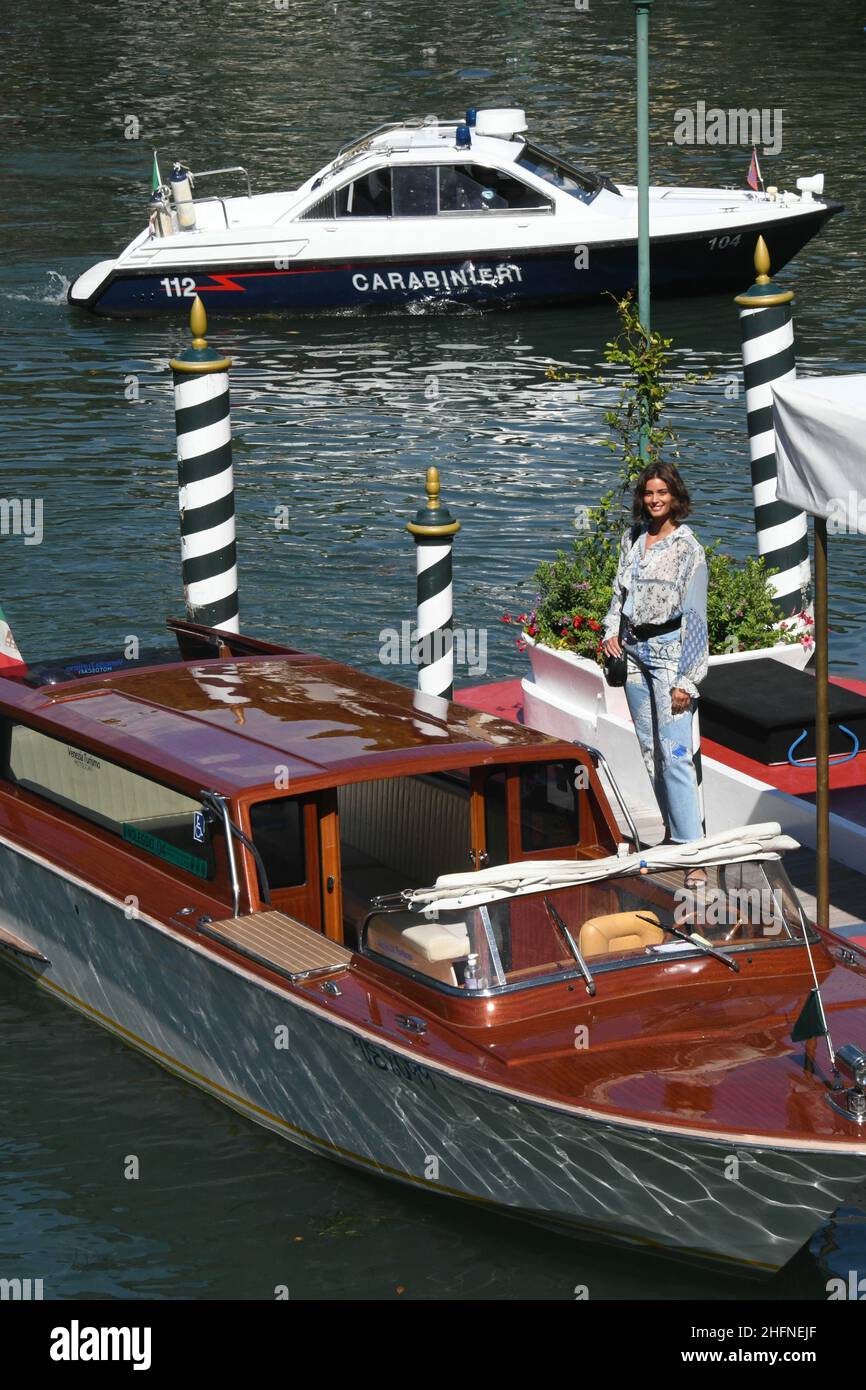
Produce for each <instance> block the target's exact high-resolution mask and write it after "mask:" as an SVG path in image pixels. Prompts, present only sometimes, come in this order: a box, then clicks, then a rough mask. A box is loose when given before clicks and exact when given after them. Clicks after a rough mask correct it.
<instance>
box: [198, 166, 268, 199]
mask: <svg viewBox="0 0 866 1390" xmlns="http://www.w3.org/2000/svg"><path fill="white" fill-rule="evenodd" d="M189 172H190V174H191V176H192V181H193V183H195V181H196V179H206V178H209V177H210V176H211V174H243V176H244V178H245V179H246V181H247V197H248V198H251V197H252V196H253V190H252V187H251V185H250V176H249V174H248V173H247V171H246V169H245V168H244V166H243V165H242V164H229V165H227V166H226V168H225V169H199V170H198V171H195V170H193V169H190V171H189Z"/></svg>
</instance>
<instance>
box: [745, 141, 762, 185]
mask: <svg viewBox="0 0 866 1390" xmlns="http://www.w3.org/2000/svg"><path fill="white" fill-rule="evenodd" d="M763 182H764V180H763V179H762V178H761V166H760V164H759V163H758V151H757V150H756V149H755V147H754V145H753V146H752V162H751V164H750V165H749V178H748V184H749V187H750V188H754V190H755V192H756V193H757V191H758V188H759V187H760V186H761V185H762V184H763Z"/></svg>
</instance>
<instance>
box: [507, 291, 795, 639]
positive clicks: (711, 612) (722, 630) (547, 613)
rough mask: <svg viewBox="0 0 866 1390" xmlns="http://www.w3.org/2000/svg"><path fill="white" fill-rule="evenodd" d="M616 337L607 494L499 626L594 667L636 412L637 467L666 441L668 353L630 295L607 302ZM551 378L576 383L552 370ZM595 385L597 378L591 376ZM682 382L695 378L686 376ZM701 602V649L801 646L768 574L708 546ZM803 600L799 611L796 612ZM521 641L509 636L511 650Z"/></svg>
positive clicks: (632, 465) (623, 516)
mask: <svg viewBox="0 0 866 1390" xmlns="http://www.w3.org/2000/svg"><path fill="white" fill-rule="evenodd" d="M616 304H617V312H618V315H619V321H620V331H619V333H618V334H617V336H616V337H615V338H614V339H612V341H611V342H609V343H607V345H606V347H605V353H604V359H605V362H606V363H607V364H608V365H609V366H610V367H613V368H618V369H622V368H624V369H625V380H624V382H623V385H622V388H621V390H620V396H619V400H618V401H617V403H616V405H614V406H612V407H611V408H610V409H608V410H606V411H605V412H604V421H605V424H606V425H607V427H608V430H609V431H610V438H609V439H606V440H605V441H604V442H605V447H606V448H608V449H609V450H610V451H611V452H612V453H614V454H616V455H618V457H619V463H620V467H619V473H618V476H617V478H616V480H615V482H614V484H613V486H612V487H610V488H609V489H608V491H607V492H605V493H604V494H603V496H602V497H601V498H600V499H599V501H598V503H597V504H596V505H595V506H594V507H589V508H587V509H586V511H585V513H584V516H583V522H584V523H585V524H584V525H583V526H582V528H581V531H580V533H579V534H578V535H577V536H576V537H575V539H574V540H573V541H572V543H571V549H570V552H569V551H565V550H559V551H557V554H556V558H555V559H554V560H552V561H547V560H544V561H542V562H541V564H540V565H539V566H538V569H537V570H536V572H535V575H534V583H535V587H536V589H537V590H538V592H537V594H536V596H535V605H534V607H533V608H532V610H531V611H530V612H528V613H522V614H519V615H517V616H512V615H511V614H505V615H503V622H506V623H515V624H518V625H519V626H520V627H521V629H522V631H523V634H524V635H525V636H526V637H530V638H532V640H533V641H535V642H543V643H544V644H545V645H546V646H549V647H554V648H557V649H558V650H561V651H572V652H575V653H576V654H577V655H579V656H586V657H589V658H590V659H593V658H594V659H595V660H597V661H598V662H599V664H601V663H602V662H603V655H602V651H601V637H602V631H601V627H602V623H603V619H604V616H605V614H606V613H607V610H608V608H609V606H610V599H611V593H612V590H613V583H614V579H615V577H616V568H617V560H618V557H619V545H620V540H621V538H622V535H623V532H624V531H625V530H626V528H627V527H628V526H629V525H631V523H632V519H633V518H632V506H631V502H632V495H633V492H634V485H635V483H636V481H637V478H638V476H639V474H640V472H641V470H642V468H643V466H644V461H643V459H642V458H641V455H640V452H639V447H638V443H639V435H640V423H641V417H642V414H643V412H645V413H646V420H647V424H648V431H647V440H648V448H647V462H649V463H655V462H661V461H662V459H663V457H664V454H665V452H666V451H667V450H668V449H671V452H672V453H673V454H674V455H676V450H675V448H674V447H673V446H674V445H675V442H676V434H675V432H674V430H672V429H671V428H670V427H669V426H668V425H665V424H663V423H662V414H663V411H664V407H665V403H666V401H667V398H668V396H669V395H670V393H671V391H672V390H673V389H674V382H673V380H672V377H671V374H670V371H669V364H668V354H669V351H670V348H671V344H672V341H673V340H672V339H671V338H665V337H663V336H662V335H661V334H660V333H656V332H653V333H651V334H650V335H649V337H647V335H646V334H645V333H644V330H643V328H642V326H641V322H640V319H639V317H638V313H637V309H636V307H635V304H634V301H633V299H632V296H631V295H626V296H625V298H624V299H621V300H618V301H616ZM547 375H548V378H549V379H551V380H557V381H564V380H570V379H573V380H581V378H580V376H579V375H575V374H571V375H569V374H567V373H562V372H561V371H559V370H558V369H557V368H555V367H550V368H549V369H548V372H547ZM599 379H600V380H603V378H599ZM685 379H686V380H687V381H697V380H700V378H698V377H696V376H694V375H692V374H688V375H687V376H686V378H685ZM707 564H708V571H709V598H708V605H707V618H708V627H709V639H710V652H711V653H712V654H713V655H717V654H720V653H725V652H735V651H753V650H756V649H757V648H759V647H768V646H773V645H774V644H775V643H777V642H797V641H800V642H803V643H804V644H805V645H810V644H811V641H812V638H811V618H810V617H809V615H808V614H807V613H806V612H805V611H804V612H802V613H799V614H797V615H796V616H795V618H794V619H789V620H787V622H786V623H785V624H782V625H781V626H780V625H779V615H778V612H777V611H776V608H775V605H774V600H773V590H772V586H771V585H770V578H771V575H772V574H774V573H775V571H772V570H767V568H766V566H765V565H764V562H763V560H760V559H749V560H747V561H746V563H745V566H743V567H742V568H737V565H736V562H735V561H734V559H733V557H732V556H730V555H723V554H721V553H720V552H719V550H718V543H716V544H715V545H712V546H710V547H708V550H707ZM805 602H806V599H805V596H804V606H805ZM523 645H525V643H524V642H523V641H522V640H521V639H518V646H523Z"/></svg>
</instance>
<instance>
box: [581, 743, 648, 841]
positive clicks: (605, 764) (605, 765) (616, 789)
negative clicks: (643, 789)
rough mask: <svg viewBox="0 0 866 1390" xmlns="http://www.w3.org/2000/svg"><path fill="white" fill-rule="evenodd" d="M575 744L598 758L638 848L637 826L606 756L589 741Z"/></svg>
mask: <svg viewBox="0 0 866 1390" xmlns="http://www.w3.org/2000/svg"><path fill="white" fill-rule="evenodd" d="M576 746H577V747H578V748H585V749H586V751H587V753H591V754H592V756H593V757H594V758H596V759H597V760H598V762H599V764H600V765H601V770H602V772H603V773H604V775H605V776H606V777H607V780H608V781H609V783H610V786H611V790H612V792H613V794H614V796H615V797H616V799H617V804H618V805H619V809H620V810H621V811H622V816H623V820H624V821H625V823H626V825H627V826H628V828H629V832H630V834H631V838H632V841H633V842H634V847H635V849H636V850H638V849H640V845H641V842H640V838H639V836H638V833H637V826H636V825H635V823H634V820H633V819H632V814H631V811H630V810H629V809H628V805H627V803H626V800H625V797H624V796H623V794H622V792H621V791H620V789H619V785H618V783H617V780H616V778H615V777H614V775H613V772H612V771H611V767H610V763H609V762H608V760H607V758H606V757H605V756H604V754H603V753H602V751H601V749H600V748H593V747H592V745H591V744H589V743H578V744H577V745H576Z"/></svg>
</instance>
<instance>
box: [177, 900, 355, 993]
mask: <svg viewBox="0 0 866 1390" xmlns="http://www.w3.org/2000/svg"><path fill="white" fill-rule="evenodd" d="M201 931H202V934H203V935H204V936H209V937H210V938H211V939H212V940H213V941H218V942H219V943H220V944H221V945H223V946H230V947H231V948H232V950H235V951H239V952H240V953H241V955H244V956H247V957H248V958H249V959H250V960H254V961H256V962H257V963H258V964H259V965H264V966H265V967H266V968H267V969H269V970H275V971H276V972H277V973H278V974H279V975H285V976H286V978H287V979H289V980H292V981H294V980H303V979H306V978H307V977H308V976H310V975H329V974H333V973H334V972H335V971H337V970H345V969H347V967H348V965H349V962H350V961H351V959H352V952H351V951H347V950H346V948H345V946H341V945H340V944H339V943H338V942H336V941H331V940H329V939H328V937H326V936H322V935H321V934H320V933H319V932H316V931H311V929H310V928H309V927H305V926H304V925H303V924H302V923H301V922H296V921H295V920H294V918H292V917H287V916H286V914H285V913H284V912H274V911H269V912H253V913H251V914H250V915H249V916H247V917H231V918H229V919H228V921H225V922H211V923H210V924H209V925H208V926H206V927H202V928H201Z"/></svg>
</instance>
